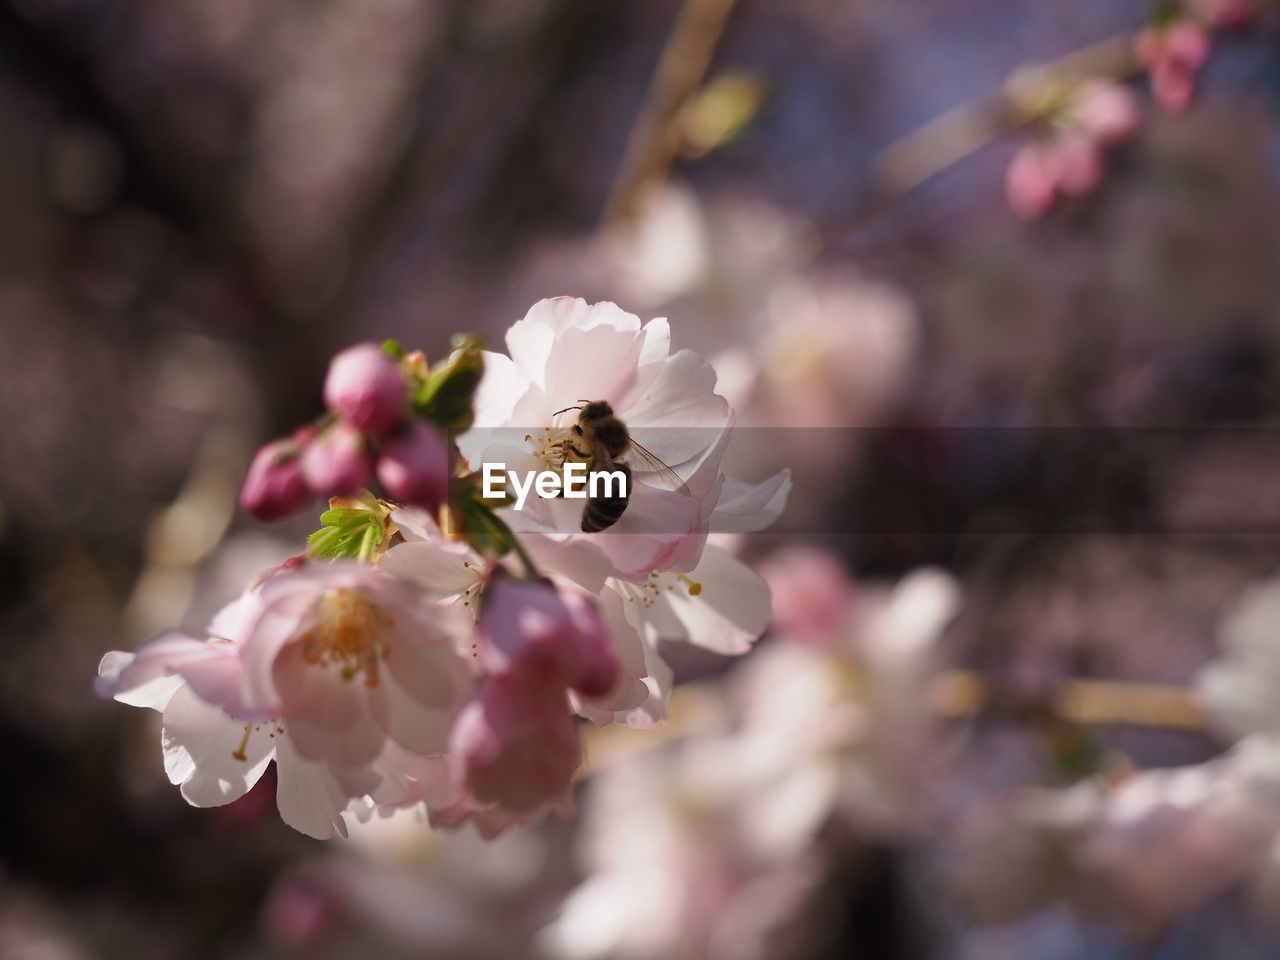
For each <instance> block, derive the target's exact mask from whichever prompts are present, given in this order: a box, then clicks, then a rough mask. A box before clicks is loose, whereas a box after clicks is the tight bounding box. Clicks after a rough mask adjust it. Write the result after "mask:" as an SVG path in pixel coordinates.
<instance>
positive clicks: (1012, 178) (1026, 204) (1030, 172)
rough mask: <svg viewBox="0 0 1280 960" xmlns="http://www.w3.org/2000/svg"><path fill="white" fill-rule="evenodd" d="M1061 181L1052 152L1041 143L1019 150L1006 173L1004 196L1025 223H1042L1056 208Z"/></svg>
mask: <svg viewBox="0 0 1280 960" xmlns="http://www.w3.org/2000/svg"><path fill="white" fill-rule="evenodd" d="M1056 192H1057V178H1056V173H1055V170H1054V161H1053V155H1052V152H1051V151H1050V150H1049V148H1048V147H1046V146H1044V145H1043V144H1039V143H1028V144H1026V145H1025V146H1023V147H1020V148H1019V149H1018V152H1017V153H1015V154H1014V155H1013V159H1012V160H1011V161H1010V162H1009V170H1008V172H1007V173H1006V174H1005V181H1004V193H1005V199H1006V200H1007V201H1008V203H1009V209H1011V210H1012V211H1013V212H1014V213H1015V214H1017V215H1018V216H1019V217H1021V218H1022V219H1023V220H1039V219H1040V218H1041V217H1043V216H1044V215H1045V214H1046V213H1048V212H1049V210H1050V208H1052V207H1053V201H1054V197H1055V195H1056Z"/></svg>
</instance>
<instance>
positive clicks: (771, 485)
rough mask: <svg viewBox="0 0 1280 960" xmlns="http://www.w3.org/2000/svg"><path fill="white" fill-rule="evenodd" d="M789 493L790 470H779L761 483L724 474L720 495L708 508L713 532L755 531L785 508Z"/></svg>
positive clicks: (770, 522) (768, 523)
mask: <svg viewBox="0 0 1280 960" xmlns="http://www.w3.org/2000/svg"><path fill="white" fill-rule="evenodd" d="M790 495H791V471H790V470H782V471H780V472H779V473H775V474H774V475H773V476H772V477H770V478H769V479H768V480H765V481H764V482H762V483H756V484H750V483H744V482H743V481H741V480H734V479H733V478H732V477H726V478H725V481H724V486H723V487H722V488H721V489H720V498H719V499H718V500H717V501H716V506H715V509H714V510H712V511H711V530H712V531H713V532H714V533H755V532H757V531H760V530H764V529H765V528H766V527H769V526H771V525H772V524H773V522H774V521H775V520H777V519H778V517H780V516H782V511H783V510H785V509H786V508H787V498H788V497H789V496H790Z"/></svg>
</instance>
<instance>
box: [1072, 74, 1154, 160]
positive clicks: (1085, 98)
mask: <svg viewBox="0 0 1280 960" xmlns="http://www.w3.org/2000/svg"><path fill="white" fill-rule="evenodd" d="M1071 112H1072V115H1073V116H1074V118H1075V119H1076V121H1077V123H1079V125H1080V127H1081V128H1082V131H1083V132H1084V134H1085V135H1087V136H1089V137H1092V138H1094V139H1096V140H1097V141H1098V142H1100V143H1101V144H1102V145H1103V146H1108V147H1114V146H1118V145H1119V144H1121V143H1124V142H1125V141H1126V140H1130V139H1132V138H1133V136H1134V135H1135V134H1136V133H1137V132H1138V128H1139V127H1140V126H1141V125H1142V107H1141V106H1140V105H1139V103H1138V98H1137V96H1135V95H1134V93H1133V91H1132V90H1130V89H1129V88H1128V87H1122V86H1120V85H1119V84H1116V83H1091V84H1088V85H1087V86H1085V87H1084V88H1082V89H1081V90H1080V92H1079V94H1078V95H1077V97H1076V100H1075V103H1074V104H1073V106H1072V108H1071Z"/></svg>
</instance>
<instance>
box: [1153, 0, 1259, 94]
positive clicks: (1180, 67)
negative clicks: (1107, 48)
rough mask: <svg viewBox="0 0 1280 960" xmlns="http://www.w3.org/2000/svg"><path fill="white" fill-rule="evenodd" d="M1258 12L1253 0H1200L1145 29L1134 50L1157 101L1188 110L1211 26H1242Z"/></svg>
mask: <svg viewBox="0 0 1280 960" xmlns="http://www.w3.org/2000/svg"><path fill="white" fill-rule="evenodd" d="M1257 13H1258V11H1257V10H1256V9H1255V7H1254V4H1253V3H1252V2H1250V0H1198V2H1191V3H1188V4H1187V6H1186V7H1185V8H1184V9H1181V10H1178V11H1176V12H1174V13H1173V14H1171V15H1169V16H1166V17H1164V18H1162V19H1161V20H1159V21H1158V22H1156V23H1154V24H1152V25H1151V26H1149V27H1147V28H1146V29H1144V30H1142V31H1141V32H1140V33H1139V34H1138V36H1137V37H1136V39H1135V40H1134V55H1135V56H1136V57H1137V59H1138V62H1139V63H1140V64H1141V65H1142V67H1143V69H1144V70H1146V71H1147V73H1148V74H1149V75H1150V77H1151V96H1152V98H1153V99H1154V100H1155V102H1156V103H1158V104H1159V105H1160V106H1161V107H1163V108H1164V109H1165V110H1167V111H1168V112H1169V113H1182V112H1183V111H1184V110H1186V109H1187V107H1189V106H1190V105H1191V100H1192V97H1193V96H1194V95H1195V84H1196V75H1197V74H1198V73H1199V72H1200V69H1201V68H1202V67H1203V66H1204V64H1205V61H1206V60H1208V59H1209V50H1210V47H1211V46H1212V42H1213V41H1212V37H1211V31H1213V30H1215V29H1227V28H1231V27H1241V26H1244V25H1246V24H1248V23H1249V22H1250V21H1252V20H1253V18H1254V17H1255V16H1257Z"/></svg>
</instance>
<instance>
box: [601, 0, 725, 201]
mask: <svg viewBox="0 0 1280 960" xmlns="http://www.w3.org/2000/svg"><path fill="white" fill-rule="evenodd" d="M734 2H735V0H685V4H684V6H683V7H681V9H680V13H679V15H678V16H677V18H676V22H675V25H674V26H673V27H672V29H671V35H670V36H669V37H668V38H667V43H666V46H664V47H663V49H662V56H661V57H660V58H659V60H658V66H657V69H656V70H655V71H654V74H653V80H652V81H651V82H650V84H649V92H648V94H647V95H646V96H645V102H644V106H643V107H641V109H640V114H639V116H638V117H637V118H636V122H635V125H634V126H633V127H632V128H631V135H630V137H629V138H628V139H627V146H626V152H625V153H624V154H623V159H622V164H621V166H620V168H619V170H618V176H617V179H616V180H615V181H614V185H613V191H612V193H611V194H610V197H609V201H608V203H607V204H606V205H605V216H604V219H605V222H606V223H612V222H614V221H617V220H620V219H626V218H628V217H631V216H633V215H634V214H635V212H636V208H637V205H638V203H639V199H640V197H641V195H642V194H643V192H644V190H645V188H646V187H649V186H650V185H652V184H654V183H657V182H660V181H662V180H663V179H664V178H665V177H666V175H667V171H668V170H669V169H670V168H671V164H672V161H673V160H674V159H675V156H676V151H677V150H678V149H679V147H680V129H679V125H678V123H677V122H676V117H677V115H678V114H679V112H680V108H681V107H683V106H684V105H685V104H686V103H687V102H688V101H689V98H690V97H692V96H693V95H694V93H696V92H697V89H698V87H699V85H700V84H701V83H702V80H703V78H704V77H705V76H706V74H707V70H708V68H709V67H710V66H711V58H712V56H713V54H714V53H715V49H716V45H717V44H718V43H719V42H720V37H721V35H722V34H723V33H724V28H725V25H726V24H727V23H728V20H729V14H730V13H731V12H732V10H733V5H734Z"/></svg>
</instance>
